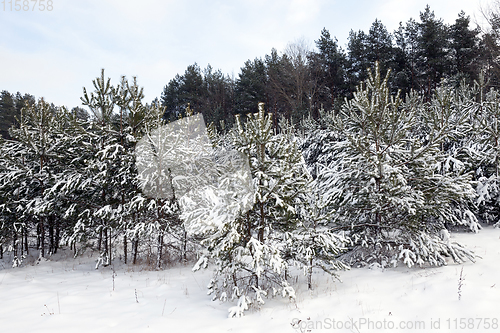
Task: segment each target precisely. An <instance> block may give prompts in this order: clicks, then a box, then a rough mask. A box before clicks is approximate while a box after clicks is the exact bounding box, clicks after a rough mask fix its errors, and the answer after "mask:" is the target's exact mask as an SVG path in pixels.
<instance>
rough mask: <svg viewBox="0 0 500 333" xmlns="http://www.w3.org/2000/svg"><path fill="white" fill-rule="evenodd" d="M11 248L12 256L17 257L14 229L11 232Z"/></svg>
mask: <svg viewBox="0 0 500 333" xmlns="http://www.w3.org/2000/svg"><path fill="white" fill-rule="evenodd" d="M12 249H13V250H14V257H17V232H16V231H15V230H14V231H13V233H12Z"/></svg>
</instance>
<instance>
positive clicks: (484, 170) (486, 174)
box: [475, 89, 500, 227]
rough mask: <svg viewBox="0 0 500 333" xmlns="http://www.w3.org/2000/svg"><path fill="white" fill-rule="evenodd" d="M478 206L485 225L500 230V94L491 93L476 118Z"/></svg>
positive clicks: (481, 103) (483, 102)
mask: <svg viewBox="0 0 500 333" xmlns="http://www.w3.org/2000/svg"><path fill="white" fill-rule="evenodd" d="M476 125H477V128H476V143H477V146H476V147H475V148H476V152H477V155H478V157H479V158H478V165H477V166H476V170H475V171H476V175H477V177H478V185H477V193H478V199H477V203H478V205H479V214H480V217H481V219H482V220H483V221H484V222H486V223H492V224H494V225H495V226H497V227H499V226H500V93H499V92H498V91H496V90H494V89H491V90H490V91H489V92H488V93H486V95H485V96H484V100H481V102H480V105H479V108H478V111H477V114H476Z"/></svg>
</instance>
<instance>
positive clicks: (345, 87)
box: [0, 6, 500, 316]
mask: <svg viewBox="0 0 500 333" xmlns="http://www.w3.org/2000/svg"><path fill="white" fill-rule="evenodd" d="M487 18H488V22H489V23H490V26H489V27H488V29H484V28H483V29H480V28H473V27H471V26H472V25H473V24H472V22H471V20H470V18H469V17H468V16H467V15H466V14H465V13H464V12H461V13H459V14H458V17H457V19H456V21H455V23H453V24H451V25H447V24H444V23H443V21H442V20H441V19H439V18H436V17H435V15H434V13H433V11H432V10H431V8H430V7H429V6H427V7H426V8H425V9H424V11H422V12H421V13H420V17H419V19H418V20H414V19H410V20H408V21H407V22H406V23H401V24H400V27H399V28H398V30H396V31H394V32H392V33H390V32H388V31H387V29H386V28H385V26H384V25H383V24H382V22H381V21H379V20H375V21H374V22H373V24H372V26H371V28H370V30H369V31H368V32H364V31H358V32H355V31H351V33H350V34H349V38H348V43H347V48H346V49H345V50H344V49H343V48H342V47H340V46H339V45H338V41H337V40H336V39H335V38H334V37H332V36H330V33H329V32H328V31H327V30H326V29H323V30H322V31H321V33H320V37H319V38H318V40H316V41H315V44H316V49H315V50H309V49H308V48H307V45H306V43H305V42H303V41H297V42H293V43H290V44H289V45H288V46H287V47H286V49H285V50H283V52H282V53H279V52H278V51H277V50H275V49H273V50H271V53H270V54H269V55H265V56H264V57H263V58H256V59H254V60H248V61H247V62H245V64H244V65H243V66H242V67H241V72H240V73H239V74H238V77H237V78H236V79H234V78H231V77H229V76H228V75H225V74H223V73H221V71H220V70H215V69H213V68H212V67H211V66H210V65H209V66H208V67H207V68H205V69H203V70H202V69H201V68H200V67H199V66H198V65H197V64H193V65H190V66H188V67H187V69H186V70H185V72H184V73H183V74H178V75H176V76H175V77H174V78H173V79H171V80H170V81H169V82H168V83H167V84H166V85H165V87H164V90H163V92H162V93H161V96H160V97H159V98H157V99H155V100H154V101H152V102H150V103H147V102H145V101H144V93H143V88H141V87H140V86H139V84H138V82H137V80H136V78H132V80H129V79H127V78H126V77H122V78H121V79H120V80H119V83H117V84H112V83H111V79H110V78H107V77H106V75H105V71H104V70H102V72H101V74H100V75H99V76H98V77H97V78H96V79H95V80H94V81H93V82H92V87H91V88H84V89H83V94H82V97H81V102H82V105H81V106H77V107H74V108H72V109H71V110H70V109H68V108H66V107H59V106H55V105H53V104H51V103H50V102H48V101H45V100H44V99H43V98H40V99H38V100H37V99H36V98H35V97H34V96H32V95H30V94H24V95H22V94H21V93H19V92H18V93H17V94H11V93H9V92H8V91H7V90H4V91H2V93H1V96H0V121H1V122H0V125H1V127H0V134H1V135H2V137H3V138H2V139H0V140H1V141H0V258H3V256H4V255H9V256H12V265H13V266H14V267H16V266H21V265H23V260H25V259H26V256H27V255H28V254H29V253H32V252H35V253H37V257H39V258H44V257H49V256H50V255H51V254H54V253H57V251H58V250H59V249H60V247H61V246H64V247H68V248H70V249H71V250H72V251H74V256H75V257H77V256H78V255H80V254H81V253H83V252H85V251H88V250H94V251H98V253H99V258H98V259H97V263H96V268H98V267H100V266H101V265H103V266H108V265H110V264H111V263H112V262H113V261H114V260H120V261H123V262H124V263H132V264H136V263H143V264H146V265H150V266H151V267H152V268H153V269H162V268H165V267H167V266H168V265H170V264H172V263H174V262H192V263H193V264H194V269H201V268H204V267H207V266H211V267H214V268H215V270H214V276H213V279H212V281H211V283H210V285H209V286H208V289H209V294H210V295H212V297H214V299H220V300H228V299H235V298H236V299H238V300H239V301H238V305H237V306H236V307H234V308H233V310H232V311H233V312H232V314H233V315H234V316H239V315H241V313H242V312H243V311H245V310H246V309H247V308H248V304H250V303H254V304H263V303H264V298H266V297H269V296H270V295H275V294H280V295H283V297H292V298H293V297H294V288H293V285H292V283H291V281H292V278H291V276H293V275H294V274H299V273H300V274H302V272H303V274H305V275H306V276H307V281H308V287H309V288H312V283H311V277H312V272H313V270H314V269H320V270H323V271H325V272H327V273H329V274H331V275H332V276H336V274H337V273H336V272H337V271H338V270H341V269H347V268H349V267H358V266H364V265H371V264H377V265H380V266H382V267H394V266H397V265H399V264H403V265H406V266H408V267H412V266H415V265H417V266H426V265H429V266H440V265H445V264H446V262H447V260H453V261H455V262H464V261H475V259H476V256H475V254H474V253H473V252H472V251H471V250H470V249H468V248H466V247H465V246H463V245H461V244H459V243H456V242H453V241H452V240H451V239H450V233H451V232H454V231H457V230H462V231H464V230H465V231H470V232H478V231H479V230H480V229H481V228H482V225H485V224H491V225H498V224H499V219H500V209H499V208H500V207H499V205H498V202H499V200H500V177H499V169H500V128H499V126H498V122H499V120H500V92H499V91H498V90H497V88H498V83H499V79H500V76H499V75H500V72H499V69H500V67H499V63H498V55H499V51H500V44H499V42H500V40H499V38H498V37H499V35H498V33H499V32H500V26H498V22H499V20H498V18H499V16H498V15H497V14H495V13H494V12H491V13H489V16H487ZM200 117H201V118H202V119H204V124H206V127H205V126H200V125H199V119H200ZM174 129H175V130H174ZM145 189H148V190H145ZM195 263H196V264H195ZM231 295H232V296H231Z"/></svg>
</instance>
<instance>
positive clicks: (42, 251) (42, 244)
mask: <svg viewBox="0 0 500 333" xmlns="http://www.w3.org/2000/svg"><path fill="white" fill-rule="evenodd" d="M39 226H40V229H39V230H40V234H39V235H38V237H39V238H40V247H39V250H40V258H45V228H44V227H45V226H44V223H43V218H40V222H39Z"/></svg>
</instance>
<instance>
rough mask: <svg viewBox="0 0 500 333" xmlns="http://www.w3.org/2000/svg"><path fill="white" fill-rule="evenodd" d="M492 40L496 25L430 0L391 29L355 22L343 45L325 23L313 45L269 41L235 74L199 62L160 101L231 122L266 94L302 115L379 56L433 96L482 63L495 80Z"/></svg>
mask: <svg viewBox="0 0 500 333" xmlns="http://www.w3.org/2000/svg"><path fill="white" fill-rule="evenodd" d="M494 40H495V38H494V35H493V34H492V33H481V32H480V29H479V28H478V27H476V28H474V27H473V23H472V22H471V19H470V17H469V16H467V15H466V14H465V13H464V12H463V11H462V12H460V13H459V14H458V17H457V19H456V20H455V22H454V23H453V24H450V25H449V24H445V23H444V22H443V20H442V19H440V18H438V17H436V16H435V14H434V12H433V11H432V10H431V9H430V7H429V6H427V7H426V8H425V10H424V11H423V12H421V13H420V17H419V19H418V20H415V19H413V18H412V19H410V20H408V21H407V22H406V23H400V26H399V28H398V29H397V30H396V31H394V32H392V33H391V32H389V31H388V30H387V28H386V27H385V26H384V24H383V23H382V22H381V21H380V20H375V21H374V22H373V24H372V25H371V27H370V29H369V31H368V32H365V31H361V30H360V31H353V30H351V32H350V34H349V37H348V43H347V49H345V50H344V49H343V48H342V47H341V46H339V43H338V41H337V39H336V38H335V37H333V36H331V35H330V33H329V31H328V30H326V29H323V30H322V31H321V34H320V37H319V38H318V39H317V40H316V41H315V44H316V50H310V49H309V48H308V46H307V45H306V43H304V42H303V41H298V42H295V43H290V44H288V46H287V47H286V48H285V50H283V52H282V53H279V52H278V51H277V50H275V49H272V50H271V53H270V54H267V55H265V56H264V57H263V58H256V59H254V60H248V61H246V62H245V64H244V65H243V66H242V67H241V71H240V73H239V75H238V77H237V78H235V79H234V78H231V77H230V76H228V75H224V74H223V73H221V71H220V70H215V69H213V68H212V67H211V66H210V65H208V67H207V68H206V69H201V68H200V67H199V65H197V64H196V63H195V64H193V65H190V66H188V67H187V69H186V71H185V72H184V74H182V75H179V74H178V75H176V76H175V77H174V78H173V79H172V80H170V82H169V83H168V84H167V85H166V86H165V88H164V90H163V93H162V95H161V103H162V105H163V106H165V107H166V108H167V112H166V118H167V119H175V118H176V117H178V116H179V114H181V113H182V110H184V109H185V108H186V106H187V104H188V103H190V105H191V107H192V108H193V109H194V110H195V112H201V113H203V115H204V117H205V120H206V121H207V122H208V123H210V122H214V123H215V124H216V125H217V126H219V128H221V127H220V126H221V124H220V122H221V121H224V123H225V124H226V127H227V125H228V124H230V123H232V122H233V119H234V115H235V114H247V113H249V112H256V111H257V103H258V102H259V101H264V102H265V103H266V107H267V109H268V110H269V111H271V112H273V114H274V115H275V117H276V118H279V116H281V115H283V116H285V117H286V118H288V119H292V120H293V121H294V122H295V123H298V121H300V120H301V119H302V118H303V117H304V116H307V115H309V114H311V115H312V116H313V117H317V116H318V110H319V109H322V108H323V109H325V110H330V109H336V108H337V107H338V106H340V105H341V103H342V102H343V100H344V99H345V98H346V97H347V98H350V97H352V92H353V91H354V90H355V87H356V86H357V85H358V84H359V83H360V82H362V81H364V80H366V78H367V74H366V73H367V71H366V70H367V68H369V67H373V66H374V64H375V62H379V64H380V67H381V70H382V72H385V71H386V70H387V69H389V68H391V69H392V72H393V74H392V75H391V82H389V85H390V88H391V91H392V92H393V93H395V92H396V91H397V90H401V91H402V96H405V95H406V93H408V92H409V91H410V90H414V91H418V92H421V93H423V94H425V96H426V97H427V98H429V97H430V96H431V94H432V92H433V91H434V89H435V88H436V86H437V85H439V83H440V82H441V80H443V79H444V80H448V81H450V83H451V84H453V85H455V86H458V85H459V84H460V82H461V81H462V80H465V81H466V83H468V84H471V83H473V82H474V80H477V79H478V76H479V73H480V72H481V71H485V73H487V77H486V80H487V82H488V84H489V85H490V86H497V85H498V72H497V71H496V70H494V69H495V68H494V66H495V64H494V58H495V54H496V53H495V50H496V46H495V45H496V43H495V42H494Z"/></svg>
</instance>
